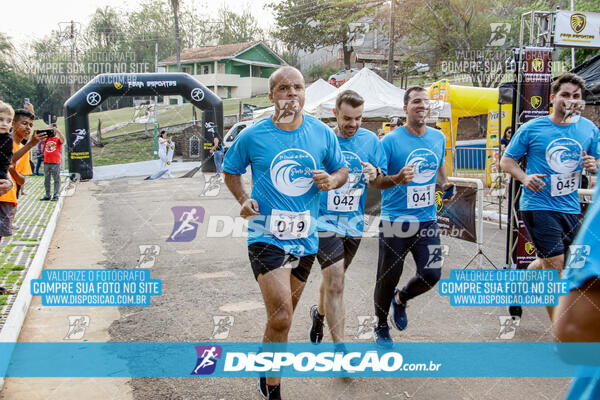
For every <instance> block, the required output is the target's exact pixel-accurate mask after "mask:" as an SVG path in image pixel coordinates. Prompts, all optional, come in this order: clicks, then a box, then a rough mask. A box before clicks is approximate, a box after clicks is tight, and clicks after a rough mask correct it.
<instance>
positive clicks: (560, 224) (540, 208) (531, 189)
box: [500, 73, 600, 318]
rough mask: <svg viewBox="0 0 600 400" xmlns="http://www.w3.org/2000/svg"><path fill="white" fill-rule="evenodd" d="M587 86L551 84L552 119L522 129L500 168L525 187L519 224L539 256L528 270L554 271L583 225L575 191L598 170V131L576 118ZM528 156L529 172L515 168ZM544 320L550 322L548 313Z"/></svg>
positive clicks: (568, 78)
mask: <svg viewBox="0 0 600 400" xmlns="http://www.w3.org/2000/svg"><path fill="white" fill-rule="evenodd" d="M584 88H585V82H584V81H583V79H581V78H580V77H579V76H577V75H575V74H572V73H566V74H563V75H562V76H560V77H559V78H558V79H556V81H554V83H553V84H552V94H551V95H550V101H551V102H552V104H553V110H552V114H550V115H549V116H546V117H539V118H536V119H534V120H531V121H529V122H527V123H526V124H524V125H523V126H521V127H520V128H519V130H518V131H517V133H516V134H515V136H514V137H513V139H512V140H511V141H510V144H509V145H508V147H507V148H506V151H505V152H504V155H503V157H502V159H501V160H500V166H501V167H502V169H503V170H505V171H506V172H508V173H510V174H511V175H512V177H513V178H515V179H517V180H519V181H520V182H521V183H522V184H523V189H522V194H521V200H520V210H521V219H522V220H523V221H524V223H525V226H526V228H527V230H528V232H529V236H530V237H531V240H532V242H533V244H534V246H535V249H536V251H537V257H538V258H536V259H535V260H534V261H533V262H532V263H531V264H530V265H529V268H530V269H550V268H553V269H557V270H559V271H561V270H562V269H563V266H564V263H565V253H566V252H567V250H568V248H569V245H570V244H571V242H572V241H573V238H574V237H575V235H576V234H577V231H578V230H579V226H580V224H581V207H580V205H579V197H578V194H577V189H578V188H579V184H580V181H581V173H582V170H584V169H585V170H586V171H588V172H590V173H592V174H595V173H596V172H597V170H598V167H597V160H596V158H598V157H599V156H600V152H599V150H598V145H599V135H598V128H596V126H595V125H594V124H593V123H592V122H591V121H589V120H587V119H585V118H583V117H580V116H579V113H580V109H581V108H582V105H583V90H584ZM523 156H526V159H527V170H526V171H523V170H522V169H521V167H520V166H519V164H518V160H519V159H521V157H523ZM553 308H554V307H548V308H547V309H548V314H549V315H550V318H552V309H553Z"/></svg>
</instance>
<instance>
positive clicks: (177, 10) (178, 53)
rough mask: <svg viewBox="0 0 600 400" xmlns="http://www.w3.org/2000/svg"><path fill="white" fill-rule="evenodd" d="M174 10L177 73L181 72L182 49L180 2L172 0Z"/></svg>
mask: <svg viewBox="0 0 600 400" xmlns="http://www.w3.org/2000/svg"><path fill="white" fill-rule="evenodd" d="M170 1H171V8H172V9H173V19H174V21H175V47H176V49H177V72H181V47H180V44H179V17H178V15H177V13H178V12H179V0H170Z"/></svg>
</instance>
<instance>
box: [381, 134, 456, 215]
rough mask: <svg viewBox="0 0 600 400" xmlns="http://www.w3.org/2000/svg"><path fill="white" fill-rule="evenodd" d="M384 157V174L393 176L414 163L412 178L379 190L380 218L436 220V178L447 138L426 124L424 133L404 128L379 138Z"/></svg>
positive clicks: (442, 159)
mask: <svg viewBox="0 0 600 400" xmlns="http://www.w3.org/2000/svg"><path fill="white" fill-rule="evenodd" d="M381 144H382V145H383V149H384V151H385V155H386V157H387V162H388V168H387V174H388V175H394V174H397V173H398V172H400V170H401V169H402V168H404V166H406V165H410V164H413V165H414V173H415V177H414V178H413V180H412V182H410V183H409V184H408V185H396V186H393V187H391V188H389V189H385V190H382V191H381V219H382V220H384V221H392V222H393V221H415V220H416V221H419V222H426V221H435V220H436V219H437V210H436V205H435V181H436V178H437V173H438V170H439V168H440V166H441V165H443V164H444V154H445V149H446V137H445V136H444V134H443V133H442V132H441V131H439V130H437V129H434V128H430V127H427V128H426V132H425V134H424V135H423V136H414V135H412V134H410V133H409V132H408V131H407V130H406V128H405V127H403V126H402V127H400V128H398V129H395V130H394V131H392V132H390V133H388V134H387V135H385V136H384V138H383V139H382V140H381Z"/></svg>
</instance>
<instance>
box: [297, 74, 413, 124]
mask: <svg viewBox="0 0 600 400" xmlns="http://www.w3.org/2000/svg"><path fill="white" fill-rule="evenodd" d="M348 89H350V90H354V91H355V92H357V93H358V94H360V95H361V96H362V97H363V98H364V99H365V106H364V107H365V108H364V112H363V118H391V117H403V116H404V115H405V114H404V110H403V109H402V107H403V106H404V101H403V99H404V89H400V88H399V87H397V86H394V85H392V84H391V83H389V82H387V81H386V80H385V79H383V78H381V77H380V76H379V75H377V74H376V73H375V72H373V71H371V70H370V69H368V68H363V69H362V70H360V72H359V73H358V74H356V75H354V76H353V77H352V78H351V79H350V80H348V82H346V83H344V84H343V85H342V86H340V87H339V88H338V89H337V90H336V91H335V92H333V93H330V94H329V95H327V96H325V97H323V98H322V99H321V100H320V101H318V102H316V103H312V104H309V105H305V106H304V112H306V113H307V114H311V115H314V116H316V117H317V118H333V111H332V110H333V109H334V108H335V99H336V97H337V95H338V94H339V93H341V92H343V91H344V90H348Z"/></svg>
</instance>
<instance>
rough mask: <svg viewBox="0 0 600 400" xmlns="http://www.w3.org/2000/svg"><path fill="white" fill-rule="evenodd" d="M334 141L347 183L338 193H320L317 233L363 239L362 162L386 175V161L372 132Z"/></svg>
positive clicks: (364, 183) (364, 187) (360, 131)
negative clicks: (341, 160)
mask: <svg viewBox="0 0 600 400" xmlns="http://www.w3.org/2000/svg"><path fill="white" fill-rule="evenodd" d="M337 140H338V142H339V143H340V147H341V149H342V153H343V154H344V157H346V162H347V163H348V170H349V172H348V181H346V183H345V184H344V186H342V187H341V188H339V189H336V190H331V191H329V192H321V206H320V210H319V211H320V215H319V221H318V229H319V231H329V232H336V233H338V234H340V235H344V236H362V234H363V230H364V223H365V218H364V214H365V202H366V199H367V178H366V177H365V176H364V174H363V172H362V171H363V166H362V165H361V161H362V162H368V163H370V164H371V165H373V166H375V167H379V168H381V170H382V171H383V173H386V170H387V160H386V158H385V153H384V152H383V146H382V145H381V142H380V141H379V139H378V138H377V136H376V135H375V134H374V133H373V132H371V131H368V130H366V129H363V128H359V129H358V130H357V131H356V134H355V135H354V136H352V137H351V138H343V137H340V136H337Z"/></svg>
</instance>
